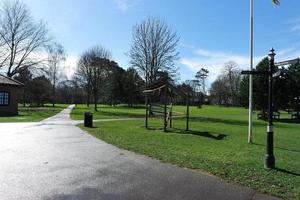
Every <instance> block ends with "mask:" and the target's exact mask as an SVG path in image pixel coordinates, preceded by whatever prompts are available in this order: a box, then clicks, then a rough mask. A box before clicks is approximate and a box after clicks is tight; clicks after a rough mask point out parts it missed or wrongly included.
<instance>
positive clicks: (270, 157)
mask: <svg viewBox="0 0 300 200" xmlns="http://www.w3.org/2000/svg"><path fill="white" fill-rule="evenodd" d="M275 55H276V54H275V50H274V49H273V48H272V49H271V50H270V53H269V95H268V103H269V113H268V116H269V117H268V127H267V149H266V151H267V152H266V157H265V167H266V168H269V169H273V168H274V167H275V157H274V153H273V72H274V57H275Z"/></svg>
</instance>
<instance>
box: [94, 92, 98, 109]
mask: <svg viewBox="0 0 300 200" xmlns="http://www.w3.org/2000/svg"><path fill="white" fill-rule="evenodd" d="M94 104H95V108H94V110H95V111H98V105H97V104H98V96H97V94H94Z"/></svg>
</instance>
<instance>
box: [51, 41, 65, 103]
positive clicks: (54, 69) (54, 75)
mask: <svg viewBox="0 0 300 200" xmlns="http://www.w3.org/2000/svg"><path fill="white" fill-rule="evenodd" d="M47 52H48V68H47V71H46V72H47V74H48V76H49V79H50V81H51V84H52V106H53V107H54V106H55V103H56V84H57V80H58V76H59V73H60V70H61V65H60V64H61V62H62V61H65V60H66V53H65V50H64V48H63V46H62V45H61V44H58V43H56V42H55V43H53V44H52V45H49V46H48V47H47Z"/></svg>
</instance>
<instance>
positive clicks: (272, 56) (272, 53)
mask: <svg viewBox="0 0 300 200" xmlns="http://www.w3.org/2000/svg"><path fill="white" fill-rule="evenodd" d="M268 55H269V60H274V57H275V55H276V53H275V49H274V48H273V47H272V49H270V51H269V54H268Z"/></svg>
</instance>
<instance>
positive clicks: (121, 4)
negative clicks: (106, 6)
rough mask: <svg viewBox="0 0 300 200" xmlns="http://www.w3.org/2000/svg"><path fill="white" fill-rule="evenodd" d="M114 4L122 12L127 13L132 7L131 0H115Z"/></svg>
mask: <svg viewBox="0 0 300 200" xmlns="http://www.w3.org/2000/svg"><path fill="white" fill-rule="evenodd" d="M113 1H114V3H115V4H116V5H117V7H118V9H120V10H122V11H127V10H128V9H129V7H131V3H130V2H129V1H130V0H113Z"/></svg>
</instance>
